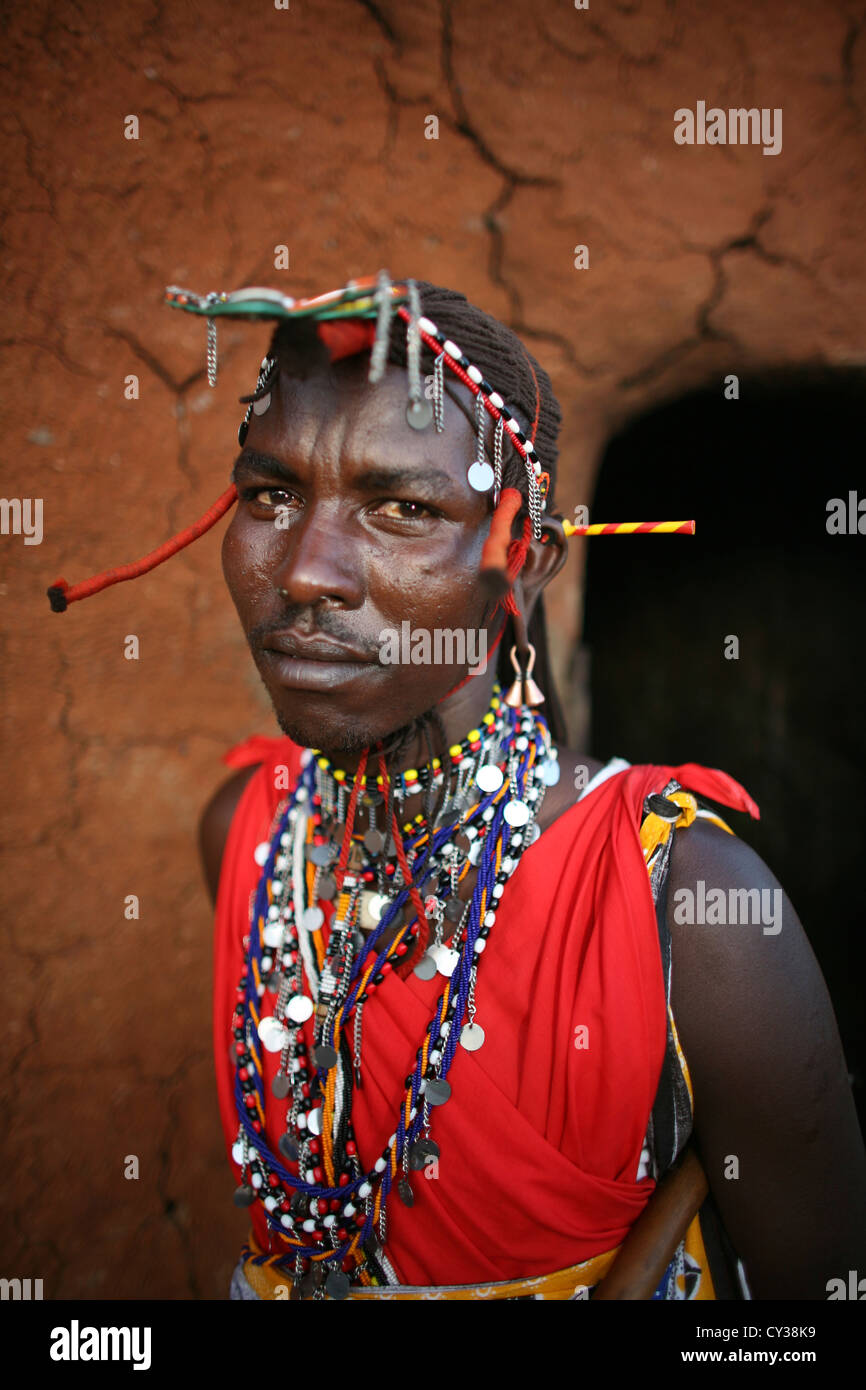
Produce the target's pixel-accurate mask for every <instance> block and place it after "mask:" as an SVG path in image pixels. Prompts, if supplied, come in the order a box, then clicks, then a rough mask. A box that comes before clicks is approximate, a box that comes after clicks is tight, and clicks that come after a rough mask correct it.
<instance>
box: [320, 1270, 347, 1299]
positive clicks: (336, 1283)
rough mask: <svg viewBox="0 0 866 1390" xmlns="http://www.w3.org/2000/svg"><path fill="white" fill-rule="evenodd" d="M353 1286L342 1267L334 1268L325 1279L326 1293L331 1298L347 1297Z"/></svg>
mask: <svg viewBox="0 0 866 1390" xmlns="http://www.w3.org/2000/svg"><path fill="white" fill-rule="evenodd" d="M351 1287H352V1286H351V1284H350V1283H349V1278H348V1275H346V1274H344V1273H343V1271H342V1270H341V1269H332V1270H331V1272H330V1274H329V1275H328V1277H327V1279H326V1280H325V1293H326V1294H327V1295H328V1297H329V1298H347V1297H348V1294H349V1289H350V1288H351Z"/></svg>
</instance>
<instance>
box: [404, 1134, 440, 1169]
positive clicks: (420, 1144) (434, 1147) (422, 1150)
mask: <svg viewBox="0 0 866 1390" xmlns="http://www.w3.org/2000/svg"><path fill="white" fill-rule="evenodd" d="M439 1153H440V1149H439V1145H438V1144H437V1143H436V1141H435V1139H416V1140H415V1143H414V1144H413V1145H412V1147H411V1149H410V1150H409V1167H410V1168H411V1170H412V1172H413V1173H420V1172H423V1170H424V1169H425V1168H426V1167H427V1163H428V1161H429V1160H430V1159H431V1158H437V1159H438V1157H439Z"/></svg>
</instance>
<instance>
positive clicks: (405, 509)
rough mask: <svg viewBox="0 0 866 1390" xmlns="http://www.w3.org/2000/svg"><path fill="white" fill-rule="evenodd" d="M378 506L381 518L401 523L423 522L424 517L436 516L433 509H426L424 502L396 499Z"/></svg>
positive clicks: (380, 503)
mask: <svg viewBox="0 0 866 1390" xmlns="http://www.w3.org/2000/svg"><path fill="white" fill-rule="evenodd" d="M376 505H377V513H378V515H379V516H385V517H388V518H393V519H396V520H399V521H415V520H418V521H421V520H422V519H423V518H424V517H428V516H434V515H435V513H434V511H433V509H432V507H426V506H425V505H424V503H423V502H409V501H401V500H399V499H398V498H396V497H395V498H392V499H391V500H390V501H388V502H379V503H377V504H376Z"/></svg>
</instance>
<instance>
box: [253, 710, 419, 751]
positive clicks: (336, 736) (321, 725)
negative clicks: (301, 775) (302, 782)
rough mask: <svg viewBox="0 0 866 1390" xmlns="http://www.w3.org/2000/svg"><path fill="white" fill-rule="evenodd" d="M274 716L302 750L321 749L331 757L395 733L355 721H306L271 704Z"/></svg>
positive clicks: (362, 748)
mask: <svg viewBox="0 0 866 1390" xmlns="http://www.w3.org/2000/svg"><path fill="white" fill-rule="evenodd" d="M274 714H275V715H276V719H277V723H278V724H279V726H280V728H281V730H282V731H283V733H284V734H285V735H286V737H287V738H290V739H291V740H292V742H293V743H297V744H298V745H299V747H301V748H321V749H323V750H325V751H326V752H328V753H330V754H339V753H342V754H347V755H350V754H358V753H361V752H363V750H364V749H365V748H370V747H372V745H373V744H375V743H376V742H378V740H379V739H382V740H385V739H387V738H388V737H389V736H390V735H391V734H392V733H394V732H395V731H394V730H392V729H383V728H382V727H381V726H372V725H364V724H361V723H359V722H358V720H356V719H352V720H349V721H346V722H342V721H341V722H340V723H339V724H337V723H336V722H331V721H319V720H316V721H314V720H305V719H300V718H298V716H297V715H292V714H290V713H284V712H283V711H281V710H279V709H278V708H277V706H276V705H274Z"/></svg>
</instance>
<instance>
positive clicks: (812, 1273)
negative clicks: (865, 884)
mask: <svg viewBox="0 0 866 1390" xmlns="http://www.w3.org/2000/svg"><path fill="white" fill-rule="evenodd" d="M698 880H702V881H703V884H704V886H705V893H706V894H709V893H710V890H711V889H713V888H718V889H722V890H723V892H724V895H725V902H726V904H727V905H728V917H729V919H730V910H729V909H730V904H731V902H732V899H731V896H730V890H731V889H734V890H736V889H740V888H745V889H749V888H757V889H759V890H760V889H766V890H769V891H768V892H767V893H766V894H765V895H764V896H763V904H762V906H763V907H765V908H767V909H769V910H768V911H765V912H764V913H763V916H764V919H765V920H764V922H760V921H759V922H757V923H754V924H746V921H744V918H746V914H745V912H744V911H743V907H744V904H742V903H741V906H740V907H739V908H738V909H737V910H738V914H739V917H740V922H739V923H737V922H731V921H730V920H728V923H727V924H726V925H710V924H707V923H700V922H698V921H696V922H694V923H693V924H690V923H688V922H686V921H684V920H683V917H684V914H685V910H686V908H687V906H688V899H687V898H685V897H684V896H683V895H682V894H680V895H679V897H678V890H682V889H688V890H689V891H690V892H691V893H692V894H694V895H695V896H694V899H693V901H694V903H695V905H696V907H697V906H698V905H699V903H700V896H699V894H700V888H699V883H698ZM774 907H778V908H779V914H778V916H777V917H776V920H775V921H772V920H767V919H770V918H771V917H772V912H773V908H774ZM706 915H709V912H707V914H706ZM678 918H679V920H678ZM667 920H668V924H669V927H670V931H671V955H672V984H671V1006H672V1009H673V1015H674V1020H675V1022H676V1025H677V1031H678V1033H679V1037H680V1042H681V1044H682V1048H683V1051H684V1053H685V1056H686V1060H687V1062H688V1065H689V1072H690V1074H691V1079H692V1085H693V1088H694V1101H695V1141H696V1146H697V1148H698V1152H699V1154H700V1156H701V1159H702V1161H703V1164H704V1167H705V1169H706V1173H707V1180H708V1182H709V1185H710V1190H711V1192H712V1194H713V1196H714V1198H715V1199H716V1202H717V1204H718V1207H719V1210H720V1212H721V1214H722V1219H723V1220H724V1223H725V1226H726V1229H727V1231H728V1234H729V1235H730V1237H731V1240H732V1241H733V1244H734V1246H735V1248H736V1250H737V1253H738V1254H739V1255H740V1257H741V1258H742V1260H743V1263H744V1265H745V1267H746V1274H747V1277H748V1280H749V1286H750V1288H751V1291H752V1294H753V1296H754V1297H755V1298H761V1299H769V1298H781V1299H826V1297H827V1281H828V1280H830V1279H835V1278H842V1279H844V1280H845V1281H846V1282H847V1278H848V1271H849V1270H851V1269H854V1270H858V1272H859V1275H860V1276H863V1275H866V1154H864V1147H863V1140H862V1137H861V1134H860V1128H859V1124H858V1120H857V1113H856V1110H855V1107H854V1101H853V1098H852V1095H851V1087H850V1084H849V1082H848V1076H847V1069H846V1065H845V1059H844V1056H843V1053H842V1045H841V1041H840V1038H839V1032H838V1028H837V1026H836V1019H835V1016H834V1013H833V1008H832V1005H831V1003H830V998H829V995H828V993H827V987H826V985H825V983H824V978H823V976H822V974H821V971H820V969H819V966H818V963H817V961H816V959H815V956H814V954H813V953H812V948H811V947H810V945H809V942H808V940H807V938H806V934H805V932H804V931H803V928H802V926H801V924H800V921H799V919H798V917H797V914H796V913H795V911H794V909H793V907H792V906H791V903H790V902H789V900H788V898H787V897H786V896H785V894H784V892H783V891H782V889H781V887H780V885H779V883H778V881H777V880H776V879H775V878H774V876H773V874H772V873H771V872H770V870H769V869H768V867H767V865H766V864H765V863H764V862H763V860H762V859H761V858H760V856H759V855H757V854H756V853H755V852H754V850H752V849H750V848H749V846H748V845H746V844H745V843H744V842H743V841H742V840H740V839H738V838H737V837H736V836H734V835H729V834H727V833H726V832H725V831H724V830H721V829H720V828H719V827H718V826H714V825H711V824H708V823H706V822H701V821H695V822H694V823H693V824H692V825H691V826H689V827H688V829H680V830H678V831H677V832H676V835H675V838H674V848H673V850H672V854H671V866H670V875H669V880H668V903H667ZM746 920H747V921H748V922H749V923H751V922H752V915H751V913H750V914H749V915H748V917H747V918H746ZM765 925H766V926H767V928H768V929H767V930H766V931H765V929H764V927H765ZM735 1173H737V1174H738V1176H733V1174H735Z"/></svg>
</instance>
